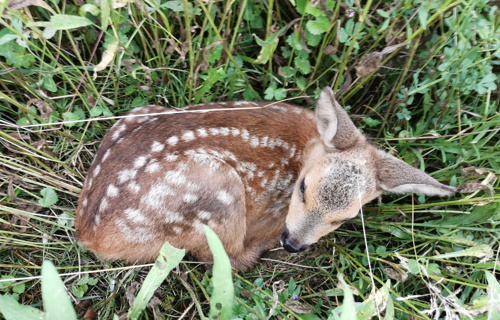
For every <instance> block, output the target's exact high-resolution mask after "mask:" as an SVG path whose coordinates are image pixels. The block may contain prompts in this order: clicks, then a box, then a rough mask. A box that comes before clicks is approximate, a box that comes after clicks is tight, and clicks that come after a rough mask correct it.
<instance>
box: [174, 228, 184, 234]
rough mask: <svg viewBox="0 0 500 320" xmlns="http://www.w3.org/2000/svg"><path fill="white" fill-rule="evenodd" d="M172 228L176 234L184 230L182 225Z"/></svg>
mask: <svg viewBox="0 0 500 320" xmlns="http://www.w3.org/2000/svg"><path fill="white" fill-rule="evenodd" d="M172 229H173V230H174V232H175V234H179V233H181V232H182V228H181V227H173V228H172Z"/></svg>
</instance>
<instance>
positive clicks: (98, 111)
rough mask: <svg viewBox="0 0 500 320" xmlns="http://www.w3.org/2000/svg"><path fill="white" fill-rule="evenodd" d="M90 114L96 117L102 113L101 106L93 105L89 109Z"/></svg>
mask: <svg viewBox="0 0 500 320" xmlns="http://www.w3.org/2000/svg"><path fill="white" fill-rule="evenodd" d="M89 113H90V116H92V117H98V116H100V115H101V114H102V107H101V106H95V107H93V108H92V109H90V111H89Z"/></svg>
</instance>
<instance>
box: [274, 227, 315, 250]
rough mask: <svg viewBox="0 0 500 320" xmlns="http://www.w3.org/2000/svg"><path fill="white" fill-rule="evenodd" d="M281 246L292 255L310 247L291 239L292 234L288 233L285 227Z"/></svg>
mask: <svg viewBox="0 0 500 320" xmlns="http://www.w3.org/2000/svg"><path fill="white" fill-rule="evenodd" d="M280 242H281V245H282V246H283V248H285V250H286V251H288V252H290V253H298V252H302V251H304V250H306V249H307V247H309V245H307V244H306V245H300V244H298V243H297V242H296V241H294V240H293V239H292V238H290V234H289V232H288V228H287V227H286V226H285V229H283V232H282V233H281V239H280Z"/></svg>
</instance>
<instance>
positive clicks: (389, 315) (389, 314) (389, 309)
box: [384, 297, 394, 320]
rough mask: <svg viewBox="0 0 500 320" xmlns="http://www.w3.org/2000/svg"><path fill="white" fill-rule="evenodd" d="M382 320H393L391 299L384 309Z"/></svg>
mask: <svg viewBox="0 0 500 320" xmlns="http://www.w3.org/2000/svg"><path fill="white" fill-rule="evenodd" d="M384 320H394V302H392V299H391V297H389V300H388V302H387V308H385V317H384Z"/></svg>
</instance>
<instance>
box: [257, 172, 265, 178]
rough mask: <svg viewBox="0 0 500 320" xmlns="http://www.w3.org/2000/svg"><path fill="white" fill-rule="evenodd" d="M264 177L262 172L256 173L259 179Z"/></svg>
mask: <svg viewBox="0 0 500 320" xmlns="http://www.w3.org/2000/svg"><path fill="white" fill-rule="evenodd" d="M263 175H264V171H262V170H261V171H259V172H257V177H259V178H261V177H262V176H263Z"/></svg>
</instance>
